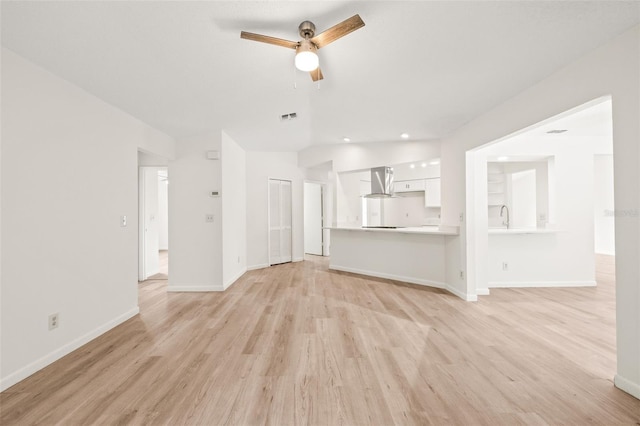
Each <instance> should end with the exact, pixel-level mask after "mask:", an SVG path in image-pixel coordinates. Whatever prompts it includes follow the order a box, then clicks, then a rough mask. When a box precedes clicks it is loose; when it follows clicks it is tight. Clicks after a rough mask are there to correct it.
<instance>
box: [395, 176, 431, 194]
mask: <svg viewBox="0 0 640 426" xmlns="http://www.w3.org/2000/svg"><path fill="white" fill-rule="evenodd" d="M393 190H394V192H412V191H424V179H412V180H399V181H396V182H395V183H394V184H393Z"/></svg>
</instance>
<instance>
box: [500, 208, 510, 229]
mask: <svg viewBox="0 0 640 426" xmlns="http://www.w3.org/2000/svg"><path fill="white" fill-rule="evenodd" d="M504 209H507V221H506V222H505V221H502V224H503V225H507V229H509V207H507V206H506V205H505V204H503V205H502V207H500V217H502V213H503V212H504Z"/></svg>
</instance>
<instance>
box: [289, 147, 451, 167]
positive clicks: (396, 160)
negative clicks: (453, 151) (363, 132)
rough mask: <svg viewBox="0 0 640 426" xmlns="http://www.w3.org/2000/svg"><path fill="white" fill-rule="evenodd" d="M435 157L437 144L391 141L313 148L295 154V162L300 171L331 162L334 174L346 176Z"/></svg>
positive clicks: (438, 154)
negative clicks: (302, 168)
mask: <svg viewBox="0 0 640 426" xmlns="http://www.w3.org/2000/svg"><path fill="white" fill-rule="evenodd" d="M439 157H440V142H439V141H438V140H432V141H395V142H375V143H348V144H334V145H313V146H311V147H309V148H307V149H304V150H302V151H300V152H299V153H298V162H299V164H300V167H313V166H316V165H319V164H323V163H326V162H331V164H332V167H333V171H334V172H347V171H353V170H364V169H370V168H371V167H377V166H389V165H393V164H401V163H408V162H411V161H420V160H424V159H429V158H439Z"/></svg>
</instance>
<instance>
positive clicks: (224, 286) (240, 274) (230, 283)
mask: <svg viewBox="0 0 640 426" xmlns="http://www.w3.org/2000/svg"><path fill="white" fill-rule="evenodd" d="M245 272H247V268H243V269H241V270H240V271H238V273H237V274H236V275H235V276H234V277H233V278H231V279H229V280H228V281H227V282H226V283H225V284H224V285H223V291H224V290H226V289H228V288H229V287H231V286H232V285H233V284H234V283H235V282H236V281H238V280H239V279H240V277H242V276H243V275H244V273H245Z"/></svg>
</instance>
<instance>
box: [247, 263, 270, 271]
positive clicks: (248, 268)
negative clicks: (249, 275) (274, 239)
mask: <svg viewBox="0 0 640 426" xmlns="http://www.w3.org/2000/svg"><path fill="white" fill-rule="evenodd" d="M268 267H269V264H268V263H260V264H258V265H252V266H247V271H255V270H256V269H264V268H268Z"/></svg>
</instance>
